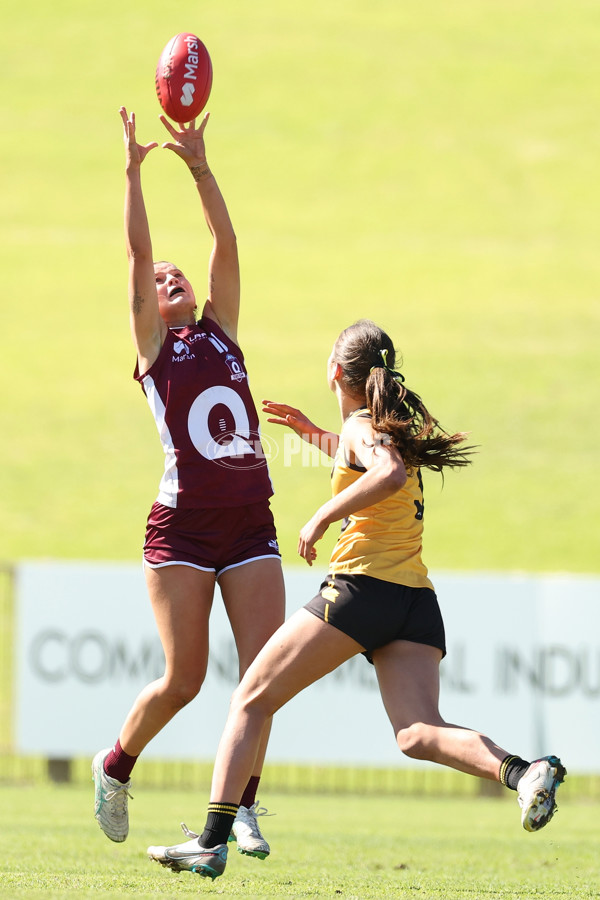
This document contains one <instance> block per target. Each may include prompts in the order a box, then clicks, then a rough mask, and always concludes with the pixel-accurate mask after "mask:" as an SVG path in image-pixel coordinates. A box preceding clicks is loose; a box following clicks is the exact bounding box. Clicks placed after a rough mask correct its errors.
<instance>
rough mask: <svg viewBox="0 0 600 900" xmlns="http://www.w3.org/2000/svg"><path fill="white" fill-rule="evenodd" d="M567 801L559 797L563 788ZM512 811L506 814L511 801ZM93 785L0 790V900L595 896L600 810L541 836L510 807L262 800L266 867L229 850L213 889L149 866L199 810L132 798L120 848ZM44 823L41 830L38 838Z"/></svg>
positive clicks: (569, 813)
mask: <svg viewBox="0 0 600 900" xmlns="http://www.w3.org/2000/svg"><path fill="white" fill-rule="evenodd" d="M564 790H565V792H566V791H567V787H566V785H565V788H564ZM509 801H510V802H509ZM92 802H93V791H92V786H91V784H90V787H89V788H87V789H85V788H82V787H79V788H57V787H53V788H52V787H47V788H36V789H27V788H2V789H1V790H0V896H3V897H7V898H13V897H19V898H23V900H25V898H29V900H34V898H42V897H43V898H46V900H63V898H66V897H68V898H69V900H83V898H91V897H96V896H98V895H100V896H102V897H105V898H114V900H119V898H122V897H129V896H132V897H137V898H139V900H142V898H143V900H150V898H152V897H156V896H163V897H164V896H167V897H180V896H198V894H202V895H208V896H217V895H218V896H225V897H244V898H246V900H253V898H259V897H264V898H304V897H307V898H308V897H310V898H327V900H331V898H334V897H340V898H343V900H381V898H383V897H397V898H415V900H433V898H435V900H479V898H486V900H495V898H502V900H529V898H534V897H535V898H536V900H539V898H564V900H580V898H587V897H598V896H600V878H599V871H598V854H597V848H598V841H599V840H600V826H599V825H598V816H597V807H594V806H590V805H586V804H585V803H582V802H580V801H576V802H573V801H567V800H566V797H565V802H564V804H561V808H560V811H559V812H558V814H557V816H556V819H555V820H554V821H553V822H552V823H551V824H550V825H549V826H548V827H547V828H546V829H545V830H544V831H542V832H540V833H539V834H534V835H530V834H527V833H526V832H525V831H523V830H522V829H521V826H520V824H519V817H518V809H517V808H516V801H515V798H514V795H512V796H510V797H508V798H507V800H506V801H504V800H489V799H488V800H486V799H476V800H475V799H456V798H452V799H450V798H444V799H437V800H436V799H433V798H428V799H427V800H426V801H423V800H418V799H414V798H403V797H395V798H389V797H387V798H381V797H379V798H377V797H369V798H364V797H361V798H357V797H352V796H341V797H340V796H337V797H314V796H293V795H292V796H290V795H279V796H273V797H269V807H270V809H271V810H273V811H276V812H277V815H275V816H274V817H273V818H270V819H266V820H264V821H265V824H264V830H265V833H266V834H268V837H269V839H270V841H271V844H272V854H271V856H270V858H269V859H268V860H265V861H264V862H260V861H258V860H253V859H248V858H247V857H241V856H240V855H239V854H237V853H236V852H235V851H234V850H232V851H231V853H230V857H229V862H228V865H227V870H226V873H225V875H224V876H223V877H222V878H219V879H217V880H216V881H215V882H210V881H207V880H204V879H200V878H196V877H194V876H192V875H188V874H187V873H182V874H181V875H179V876H176V875H174V874H172V873H170V872H168V871H165V870H163V869H161V868H160V867H159V866H158V865H156V864H154V863H150V862H149V861H148V860H147V858H146V856H145V850H146V847H147V846H148V845H149V844H156V843H165V842H166V843H170V842H171V841H173V842H175V841H178V839H179V837H178V835H181V832H180V831H179V826H178V823H179V821H180V820H183V821H186V822H187V823H188V825H189V826H190V827H191V828H193V827H194V826H197V825H198V824H199V820H201V819H202V818H203V812H202V807H203V802H204V800H203V798H199V797H197V796H194V795H190V794H189V792H188V793H181V792H179V793H177V792H153V791H149V792H139V793H138V794H137V796H136V798H135V801H134V802H133V803H132V804H131V808H132V829H131V832H130V836H129V839H128V840H127V842H126V843H125V844H122V845H115V844H111V843H110V841H108V840H107V839H106V838H105V837H104V836H103V835H102V834H101V833H100V830H99V829H98V827H97V825H96V823H95V822H94V820H93V818H92V816H91V812H90V806H91V804H92ZM40 823H44V824H43V825H42V827H40Z"/></svg>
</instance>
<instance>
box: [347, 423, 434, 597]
mask: <svg viewBox="0 0 600 900" xmlns="http://www.w3.org/2000/svg"><path fill="white" fill-rule="evenodd" d="M363 415H364V413H363ZM365 472H366V469H365V468H363V467H362V466H355V465H352V464H350V463H349V462H348V461H347V459H346V453H345V450H344V445H343V440H342V438H340V443H339V446H338V449H337V453H336V455H335V460H334V463H333V471H332V473H331V487H332V492H333V496H335V495H336V494H339V493H340V491H343V490H344V488H346V487H349V485H351V484H353V483H354V482H355V481H357V480H358V479H359V478H360V477H361V476H362V475H363V474H364V473H365ZM422 536H423V482H422V479H421V473H420V471H419V470H418V469H416V470H413V471H412V473H410V474H408V478H407V480H406V484H405V485H404V487H402V488H401V489H400V490H399V491H397V492H396V493H395V494H392V496H391V497H388V498H387V499H386V500H382V501H381V503H376V504H374V505H373V506H368V507H366V508H365V509H362V510H360V511H359V512H357V513H353V514H352V515H351V516H348V518H347V519H345V520H344V523H343V526H342V533H341V534H340V536H339V538H338V541H337V543H336V545H335V547H334V548H333V553H332V555H331V560H330V563H329V572H330V573H332V574H333V573H345V574H354V575H370V576H371V577H372V578H380V579H381V580H382V581H391V582H392V583H394V584H404V585H407V586H408V587H428V588H433V585H432V583H431V581H430V580H429V578H428V577H427V568H426V567H425V565H424V563H423V560H422V559H421V549H422Z"/></svg>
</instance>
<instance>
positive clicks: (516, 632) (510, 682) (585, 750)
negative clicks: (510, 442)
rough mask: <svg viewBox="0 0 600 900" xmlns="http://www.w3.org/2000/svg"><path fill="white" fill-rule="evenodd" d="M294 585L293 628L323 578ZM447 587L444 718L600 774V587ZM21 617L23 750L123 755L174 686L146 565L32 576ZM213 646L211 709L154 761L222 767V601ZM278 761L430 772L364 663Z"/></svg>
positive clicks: (278, 747) (302, 578) (275, 752)
mask: <svg viewBox="0 0 600 900" xmlns="http://www.w3.org/2000/svg"><path fill="white" fill-rule="evenodd" d="M285 574H286V588H287V610H288V615H289V614H290V613H291V612H293V611H294V610H296V609H298V608H299V607H300V606H302V605H303V604H304V603H306V602H307V600H309V599H310V598H311V597H312V596H313V595H314V594H315V593H316V591H317V589H318V587H319V584H320V581H321V577H322V575H323V574H324V573H322V572H316V571H313V570H309V569H308V568H307V569H306V570H302V569H287V570H286V573H285ZM433 581H434V584H435V586H436V590H437V594H438V598H439V601H440V605H441V608H442V612H443V615H444V620H445V624H446V637H447V644H448V655H447V657H446V659H445V660H444V661H443V663H442V690H441V701H440V708H441V712H442V715H443V716H444V718H445V719H446V720H447V721H449V722H453V723H455V724H458V725H466V726H469V727H471V728H475V729H477V730H479V731H482V732H484V733H486V734H488V735H489V736H490V737H491V738H493V740H495V741H496V742H497V743H498V744H500V745H501V746H503V747H505V748H506V749H507V750H508V751H509V752H511V753H518V754H519V755H521V756H523V757H524V758H535V757H537V756H542V755H546V754H548V753H556V754H558V755H560V756H561V757H562V759H563V761H564V762H565V764H566V765H567V767H568V768H569V769H570V770H571V771H572V772H599V771H600V714H599V713H600V579H594V578H585V577H577V576H548V577H529V576H509V575H492V574H481V573H475V574H468V575H462V574H438V575H437V576H436V575H435V573H434V574H433ZM17 613H18V615H17V643H16V651H17V652H16V670H17V671H16V678H15V686H16V705H15V709H16V743H17V750H18V751H19V752H21V753H25V754H28V753H32V754H33V753H35V754H41V755H44V756H48V757H57V758H68V757H74V756H80V755H85V754H87V755H90V756H91V755H93V754H94V753H95V752H96V751H97V750H99V749H100V748H102V747H107V746H109V745H111V744H113V743H114V741H115V740H116V738H117V736H118V732H119V728H120V726H121V723H122V721H123V719H124V718H125V715H126V714H127V712H128V710H129V708H130V706H131V704H132V702H133V700H134V698H135V696H136V695H137V693H138V692H139V691H140V690H141V689H142V687H144V685H145V684H147V683H148V682H149V681H151V680H153V679H155V678H158V677H159V676H160V675H161V674H162V671H163V664H164V658H163V654H162V648H161V645H160V641H159V640H158V636H157V633H156V628H155V625H154V620H153V617H152V612H151V609H150V604H149V602H148V599H147V596H146V588H145V583H144V577H143V573H142V567H141V565H129V564H99V563H76V562H73V563H71V562H47V563H46V562H32V563H24V564H22V565H21V566H19V568H18V575H17ZM210 645H211V651H210V662H209V668H208V674H207V677H206V681H205V683H204V686H203V688H202V690H201V692H200V694H199V696H198V697H197V698H196V699H195V700H194V701H193V702H192V703H191V704H189V705H188V706H187V707H186V708H185V709H183V710H181V712H180V713H178V715H177V716H176V717H175V718H174V719H173V720H172V721H171V722H170V723H169V724H168V725H167V727H166V728H165V729H164V730H163V731H162V732H161V734H159V735H158V736H157V737H156V738H155V739H154V740H153V741H152V742H151V744H150V745H149V746H148V748H147V749H146V751H145V752H144V755H145V756H148V757H150V756H154V757H161V758H176V759H206V760H210V759H212V758H213V756H214V754H215V751H216V747H217V743H218V740H219V736H220V733H221V730H222V728H223V724H224V722H225V718H226V715H227V707H228V703H229V697H230V695H231V692H232V690H233V689H234V687H235V684H236V682H237V655H236V651H235V646H234V643H233V638H232V636H231V630H230V627H229V623H228V620H227V617H226V615H225V613H224V610H223V606H222V603H221V599H220V594H219V592H218V590H217V592H216V596H215V603H214V606H213V613H212V617H211V629H210ZM398 690H402V685H401V684H399V685H398ZM269 759H270V760H271V761H273V762H299V763H302V762H317V763H336V764H348V765H368V766H391V765H398V766H402V765H405V766H415V761H414V760H410V759H407V758H405V757H403V756H402V754H401V753H400V752H399V751H398V750H397V748H396V746H395V742H394V736H393V733H392V729H391V726H390V725H389V722H388V720H387V717H386V715H385V712H384V710H383V706H382V703H381V700H380V697H379V693H378V689H377V682H376V679H375V674H374V670H373V667H372V666H371V665H370V664H369V663H368V662H367V661H366V660H365V659H364V657H362V656H358V657H356V658H355V659H353V660H350V661H349V662H348V663H346V664H345V665H344V666H342V667H341V668H340V669H338V670H337V671H336V672H334V673H332V674H331V675H328V676H327V677H326V678H324V679H323V680H322V681H320V682H318V683H317V684H315V685H313V686H311V687H310V688H308V689H307V690H306V691H304V692H303V693H302V694H300V695H299V696H298V697H296V698H294V699H293V700H292V701H291V702H290V703H289V704H288V705H287V706H286V707H284V708H283V709H282V710H280V711H279V712H278V713H277V715H276V717H275V720H274V725H273V730H272V735H271V741H270V744H269Z"/></svg>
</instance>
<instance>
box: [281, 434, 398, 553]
mask: <svg viewBox="0 0 600 900" xmlns="http://www.w3.org/2000/svg"><path fill="white" fill-rule="evenodd" d="M343 434H344V445H345V447H346V449H347V450H348V452H349V453H350V454H351V455H354V457H355V458H360V461H361V463H362V465H363V466H364V468H365V469H366V472H365V473H364V475H361V476H360V478H357V480H356V481H354V482H353V483H352V484H350V485H349V486H348V487H347V488H344V490H343V491H340V492H339V494H336V495H335V496H334V497H332V498H331V500H328V501H327V502H326V503H324V504H323V506H321V507H320V508H319V509H318V510H317V511H316V513H315V514H314V516H313V517H312V519H311V520H310V521H309V522H307V523H306V525H305V526H304V527H303V528H302V530H301V531H300V536H299V538H298V553H299V554H300V556H301V557H302V558H303V559H305V560H306V562H307V563H308V564H309V566H312V564H313V561H314V560H315V559H316V556H317V551H316V548H315V543H316V542H317V541H318V540H320V539H321V538H322V537H323V535H324V534H325V532H326V531H327V529H328V528H329V526H330V525H331V524H332V523H333V522H338V521H339V520H340V519H344V518H346V516H350V515H352V513H357V512H360V510H363V509H366V508H367V507H369V506H374V505H375V504H376V503H381V501H382V500H385V499H387V497H390V496H391V495H392V494H395V493H396V491H399V490H400V488H401V487H403V485H404V484H405V482H406V468H405V466H404V462H403V460H402V457H401V456H400V454H399V452H398V451H397V450H396V448H395V447H394V446H393V445H392V444H391V443H389V442H388V443H385V442H384V441H382V439H381V435H377V434H375V433H374V431H373V429H372V428H371V425H370V424H369V423H368V422H360V420H358V419H354V420H350V421H348V422H347V423H346V424H345V425H344V428H343ZM359 454H360V456H359Z"/></svg>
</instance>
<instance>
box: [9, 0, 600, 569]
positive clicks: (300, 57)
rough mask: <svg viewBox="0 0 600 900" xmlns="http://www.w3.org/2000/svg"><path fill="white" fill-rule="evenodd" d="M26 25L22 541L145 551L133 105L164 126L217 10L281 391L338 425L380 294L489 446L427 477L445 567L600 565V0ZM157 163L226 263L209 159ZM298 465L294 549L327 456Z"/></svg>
mask: <svg viewBox="0 0 600 900" xmlns="http://www.w3.org/2000/svg"><path fill="white" fill-rule="evenodd" d="M3 25H4V27H3V29H2V34H1V35H0V46H1V52H2V58H3V63H4V70H5V72H6V73H7V74H8V76H9V79H10V80H9V81H8V85H9V88H8V89H5V91H4V95H3V113H4V115H3V129H2V134H1V136H0V148H1V152H2V160H3V164H2V167H1V174H0V178H1V179H2V184H1V187H2V197H3V203H2V210H1V212H0V216H1V218H0V262H1V265H2V272H3V294H4V302H3V304H2V309H1V311H0V325H1V328H0V359H1V360H2V371H3V376H4V390H3V400H2V418H3V431H4V440H3V442H2V448H3V449H2V465H1V466H0V509H1V513H2V522H3V532H2V542H1V550H0V553H1V556H2V557H3V558H4V559H5V560H7V561H9V562H10V561H14V560H18V559H21V558H29V557H40V556H43V557H62V558H91V559H105V558H107V559H135V558H138V556H139V553H140V545H141V540H142V532H143V527H144V522H145V517H146V514H147V511H148V509H149V506H150V504H151V502H152V500H153V499H154V497H155V495H156V491H157V485H158V480H159V476H160V472H161V470H162V454H161V451H160V448H159V444H158V440H157V436H156V434H155V429H154V424H153V422H152V421H151V417H150V413H149V410H148V409H147V406H146V402H145V400H144V398H143V396H142V394H141V391H140V390H139V388H138V387H137V386H136V385H135V384H134V383H133V381H132V380H131V372H132V369H133V354H132V347H131V344H130V339H129V333H128V324H127V314H126V297H125V293H126V264H125V257H124V251H123V240H122V225H121V218H122V194H123V171H122V169H123V151H122V143H121V124H120V120H119V117H118V113H117V110H118V107H119V105H120V104H122V103H125V104H127V105H128V106H129V107H132V108H134V109H135V111H136V113H137V116H138V126H139V136H140V139H141V140H143V141H145V140H150V139H152V138H158V139H160V138H161V126H160V123H158V120H157V115H158V112H159V109H158V104H157V101H156V98H155V95H154V84H153V79H154V67H155V63H156V59H157V57H158V54H159V53H160V50H161V49H162V46H163V45H164V43H165V42H166V40H167V39H168V37H170V36H171V35H172V34H174V33H175V32H177V31H181V30H188V29H189V30H195V31H197V32H198V33H200V34H201V36H202V37H203V39H204V40H205V42H206V43H207V45H208V47H209V48H210V51H211V54H212V57H213V63H214V71H215V78H214V89H213V95H212V98H211V101H210V104H209V106H210V110H211V114H212V119H211V123H210V126H209V130H208V133H207V144H208V148H209V154H210V160H211V163H212V165H213V168H214V170H215V172H216V173H217V175H218V177H219V180H220V183H221V185H222V187H223V190H224V193H225V195H226V197H227V199H228V201H229V205H230V208H231V213H232V216H233V219H234V223H235V225H236V230H237V233H238V238H239V244H240V251H241V258H242V268H243V303H244V310H243V316H242V323H241V338H242V343H243V347H244V349H245V351H246V355H247V359H248V362H249V367H250V371H251V380H252V385H253V389H254V392H255V395H256V397H257V398H260V397H263V396H267V397H271V398H275V399H283V400H285V401H288V402H290V403H292V404H294V405H298V406H300V407H302V408H304V409H305V410H306V411H307V412H309V413H310V414H311V415H312V416H314V418H315V419H316V420H317V421H319V422H320V423H321V424H323V425H324V426H328V427H331V428H334V427H336V424H337V409H336V407H335V404H334V402H333V398H332V397H330V396H329V395H328V394H327V391H326V389H325V387H324V379H323V372H324V363H325V359H326V357H327V354H328V351H329V348H330V345H331V343H332V341H333V339H334V338H335V336H336V335H337V333H338V332H339V330H340V329H341V328H342V327H344V326H345V325H346V324H348V323H349V322H351V321H353V320H354V319H355V318H357V317H359V316H364V315H367V316H371V317H373V318H375V319H376V320H378V321H379V322H381V324H383V325H384V326H385V327H386V328H387V329H388V330H389V331H390V333H391V334H392V335H393V337H394V339H395V341H396V343H397V345H398V347H399V348H400V349H401V350H402V352H403V355H404V359H405V364H404V370H405V373H406V376H407V379H408V381H409V383H410V384H411V385H413V386H414V387H415V388H416V389H417V390H418V391H419V392H420V393H422V395H423V396H424V398H425V399H426V401H427V403H428V404H429V406H430V407H431V409H432V410H433V411H434V413H435V414H436V415H437V416H438V417H439V418H440V419H441V421H442V423H443V424H445V425H446V426H447V427H448V428H452V429H467V430H470V431H471V432H472V439H473V441H475V442H476V443H478V444H479V445H481V453H480V456H479V458H478V459H477V462H476V465H475V466H474V467H473V469H472V470H471V471H468V472H464V473H460V474H457V475H453V476H450V477H448V478H447V480H446V485H445V488H444V490H443V492H442V490H441V484H440V481H439V479H438V478H437V477H433V476H432V477H428V478H427V480H426V492H427V533H426V561H427V562H428V564H429V566H430V568H432V569H444V568H445V569H465V568H466V569H502V570H506V569H509V570H510V569H523V570H528V571H541V570H544V571H556V570H561V571H565V570H566V571H587V572H597V571H598V554H597V546H598V539H599V537H600V515H599V512H600V510H599V501H598V497H599V496H600V491H599V490H598V486H599V476H598V466H597V460H596V458H597V450H596V448H597V446H598V443H599V439H600V422H599V420H598V417H597V416H596V415H595V408H596V406H597V404H598V400H600V392H599V388H598V383H599V381H598V378H597V374H598V365H597V360H598V355H597V334H598V325H599V318H600V303H599V302H598V292H599V285H600V261H599V257H598V252H597V246H598V239H599V237H600V226H599V220H598V214H597V210H598V206H599V193H600V186H599V182H598V178H597V160H598V151H599V148H600V128H599V126H598V116H597V107H598V102H597V101H598V84H599V83H600V57H599V56H598V53H597V47H598V43H599V41H600V10H599V8H598V5H597V4H596V3H594V2H592V0H550V2H546V3H543V4H541V3H540V2H539V0H519V2H518V3H516V2H512V0H508V2H507V0H485V2H481V0H458V2H455V3H451V4H448V3H444V2H442V0H424V2H422V3H419V4H416V5H415V4H399V3H397V2H395V0H375V2H374V3H371V4H370V5H369V6H368V7H365V6H364V4H362V3H359V2H358V0H344V2H341V0H331V2H329V3H326V4H324V3H321V2H317V0H306V2H305V3H303V4H302V7H301V8H300V7H297V6H296V5H294V4H283V5H282V4H279V3H277V2H276V0H259V2H255V3H252V4H249V3H247V2H246V0H227V2H221V3H213V4H204V5H202V6H199V5H198V4H197V3H193V2H191V0H182V2H179V3H177V4H176V7H174V8H173V7H172V6H170V5H168V4H167V5H165V4H164V3H159V2H158V0H144V2H141V0H132V2H130V3H128V4H123V3H117V2H116V0H106V2H104V3H102V4H91V5H90V4H88V5H86V6H85V7H82V6H81V4H77V3H75V2H74V0H57V2H56V3H53V4H51V5H48V4H46V3H43V2H41V0H25V2H23V3H20V4H13V5H12V6H11V8H10V10H7V12H6V14H5V17H4V23H3ZM33 25H35V34H36V36H37V37H36V40H35V45H34V46H32V41H31V36H32V27H33ZM145 186H146V193H147V200H148V206H149V211H150V218H151V224H152V229H153V234H154V238H155V240H154V244H155V250H156V254H157V255H158V256H161V257H163V258H165V257H166V258H175V259H176V260H177V262H178V263H179V264H180V265H182V266H183V268H184V269H185V270H186V271H187V272H188V273H189V275H190V277H191V278H192V280H193V282H194V283H195V284H196V285H197V286H198V288H200V292H201V285H202V284H203V283H204V279H205V277H206V259H207V254H208V250H209V241H208V236H207V234H206V233H205V228H204V224H203V222H201V221H200V210H199V207H198V203H197V200H196V198H195V196H194V190H193V186H192V184H191V179H190V178H189V176H188V175H187V173H186V172H185V170H184V168H183V166H182V165H181V164H180V161H179V160H177V159H175V158H174V157H172V156H171V155H170V154H168V153H166V152H163V151H160V150H157V151H154V154H153V155H152V156H151V157H150V158H149V159H148V161H147V163H146V166H145ZM175 210H176V211H175ZM264 431H265V433H268V434H269V435H270V436H272V437H273V438H274V439H277V438H280V437H281V435H280V434H279V435H278V434H277V432H276V431H275V432H273V428H272V426H271V430H269V427H268V426H267V427H265V428H264ZM272 474H273V479H274V482H275V486H276V489H277V496H276V499H275V501H274V507H275V512H276V515H277V520H278V525H279V531H280V535H281V539H282V545H283V549H284V553H285V558H286V561H287V562H288V563H290V562H292V563H293V562H294V560H295V545H296V535H297V532H298V530H299V528H300V526H301V525H302V524H303V523H304V521H306V519H307V518H308V517H309V516H310V515H311V514H312V512H313V510H314V508H315V507H316V506H317V505H318V504H319V503H320V502H321V501H322V500H323V499H324V498H326V496H327V494H328V491H329V486H328V478H327V468H326V467H312V468H310V467H306V466H305V467H302V466H299V465H297V466H293V467H285V466H284V465H283V463H282V459H281V457H280V458H279V459H277V460H275V461H274V463H273V465H272ZM333 538H334V535H333V534H332V535H331V536H327V537H326V539H325V540H324V543H323V549H322V556H323V557H325V556H326V553H327V552H328V550H329V547H330V546H331V543H332V542H333Z"/></svg>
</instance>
